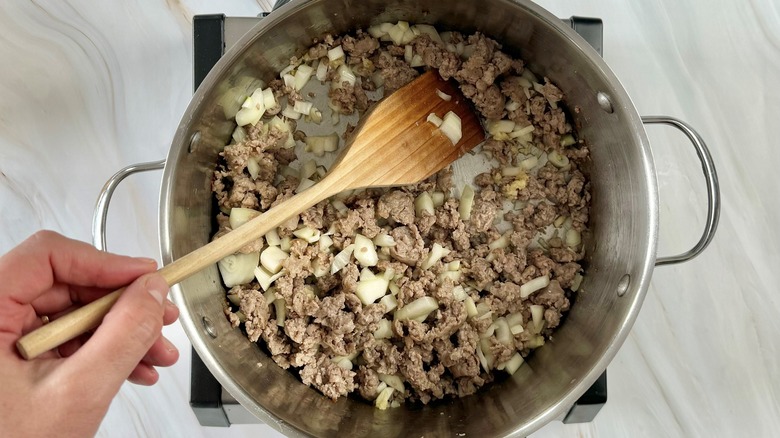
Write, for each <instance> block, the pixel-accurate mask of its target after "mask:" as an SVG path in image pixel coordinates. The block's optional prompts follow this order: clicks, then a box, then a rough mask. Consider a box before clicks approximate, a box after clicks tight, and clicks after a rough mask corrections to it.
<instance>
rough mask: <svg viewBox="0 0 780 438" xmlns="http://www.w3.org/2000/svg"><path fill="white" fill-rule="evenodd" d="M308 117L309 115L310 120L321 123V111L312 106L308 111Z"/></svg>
mask: <svg viewBox="0 0 780 438" xmlns="http://www.w3.org/2000/svg"><path fill="white" fill-rule="evenodd" d="M309 117H311V121H312V122H314V123H316V124H318V125H319V124H320V123H322V112H321V111H320V110H318V109H317V108H315V107H312V108H311V111H309Z"/></svg>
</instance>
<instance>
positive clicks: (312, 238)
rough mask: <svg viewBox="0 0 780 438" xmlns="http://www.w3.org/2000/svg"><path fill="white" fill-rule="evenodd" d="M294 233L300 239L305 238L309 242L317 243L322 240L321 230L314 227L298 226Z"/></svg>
mask: <svg viewBox="0 0 780 438" xmlns="http://www.w3.org/2000/svg"><path fill="white" fill-rule="evenodd" d="M293 235H295V237H297V238H299V239H303V240H305V241H306V242H308V243H316V242H318V241H319V240H320V230H317V229H314V228H312V227H303V228H298V229H297V230H295V231H293Z"/></svg>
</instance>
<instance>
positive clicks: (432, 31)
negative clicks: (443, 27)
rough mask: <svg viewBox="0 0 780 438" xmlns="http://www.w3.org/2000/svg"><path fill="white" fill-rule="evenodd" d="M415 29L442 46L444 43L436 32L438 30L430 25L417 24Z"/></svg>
mask: <svg viewBox="0 0 780 438" xmlns="http://www.w3.org/2000/svg"><path fill="white" fill-rule="evenodd" d="M414 28H415V29H417V30H418V31H419V32H420V34H421V35H428V36H430V37H431V40H432V41H434V42H437V43H441V44H443V43H444V42H443V41H442V39H441V36H440V35H439V32H438V31H436V28H435V27H433V26H431V25H430V24H415V25H414Z"/></svg>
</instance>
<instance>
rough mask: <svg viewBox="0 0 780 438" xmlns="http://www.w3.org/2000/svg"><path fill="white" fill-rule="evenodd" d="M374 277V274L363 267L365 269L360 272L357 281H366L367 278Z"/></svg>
mask: <svg viewBox="0 0 780 438" xmlns="http://www.w3.org/2000/svg"><path fill="white" fill-rule="evenodd" d="M374 277H376V274H374V273H373V272H371V269H369V268H368V267H365V268H363V269H361V270H360V277H359V278H358V279H359V280H367V279H369V278H374Z"/></svg>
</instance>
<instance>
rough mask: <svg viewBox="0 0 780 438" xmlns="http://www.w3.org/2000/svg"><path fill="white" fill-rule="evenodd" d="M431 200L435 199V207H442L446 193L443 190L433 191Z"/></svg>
mask: <svg viewBox="0 0 780 438" xmlns="http://www.w3.org/2000/svg"><path fill="white" fill-rule="evenodd" d="M431 200H432V201H433V207H434V208H439V207H441V206H442V205H444V193H443V192H433V193H431Z"/></svg>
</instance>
